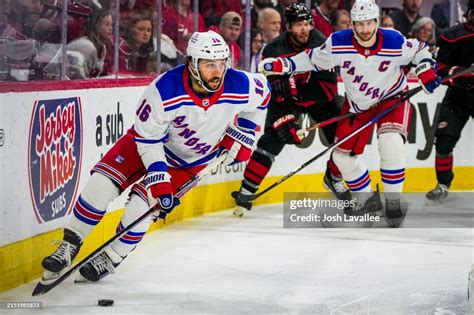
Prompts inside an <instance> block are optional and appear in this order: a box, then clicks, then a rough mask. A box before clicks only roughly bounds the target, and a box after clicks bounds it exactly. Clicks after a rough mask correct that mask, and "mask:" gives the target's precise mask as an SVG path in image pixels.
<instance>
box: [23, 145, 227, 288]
mask: <svg viewBox="0 0 474 315" xmlns="http://www.w3.org/2000/svg"><path fill="white" fill-rule="evenodd" d="M226 157H227V153H224V154H222V155H220V156H218V157H217V158H215V159H214V161H213V162H211V163H210V164H209V165H208V166H207V167H205V168H204V169H203V170H201V171H200V172H199V173H197V174H196V175H194V176H192V177H191V178H190V179H189V180H188V181H187V182H186V183H184V184H183V185H181V186H180V187H179V188H178V189H177V191H176V194H175V195H176V197H178V198H180V197H182V196H183V195H184V194H185V193H186V192H188V191H189V190H190V189H191V188H193V187H194V186H195V185H196V184H197V183H198V182H199V181H200V180H201V179H202V178H203V177H204V176H205V175H207V174H208V173H209V172H210V171H211V170H212V169H213V168H214V167H216V166H217V165H219V164H220V163H222V162H223V161H224V160H225V159H226ZM158 210H159V209H157V208H156V207H151V208H150V209H148V211H146V212H145V213H144V214H142V215H141V216H140V217H138V218H137V219H136V220H135V221H133V222H132V223H130V224H129V225H127V226H126V227H125V228H124V229H123V230H121V231H120V232H118V233H116V234H115V235H114V236H113V237H112V238H110V239H109V240H108V241H106V242H105V243H104V244H102V245H101V246H99V247H98V248H97V249H96V250H94V251H93V252H92V253H90V254H89V255H87V256H86V257H85V258H84V259H82V260H81V261H80V262H78V263H77V264H76V265H74V266H73V267H72V268H71V269H69V270H68V271H67V272H66V273H64V274H63V275H61V276H60V277H59V278H57V279H56V280H55V281H53V282H51V283H49V284H42V283H41V281H40V282H38V284H37V285H36V287H35V289H34V290H33V294H32V295H33V296H36V295H43V294H45V293H47V292H49V291H50V290H51V289H53V288H54V287H56V286H57V285H58V284H60V283H61V282H63V281H64V280H65V279H66V278H68V277H69V276H70V275H71V274H73V273H74V272H75V271H76V270H78V269H79V268H81V267H82V266H83V265H85V264H86V263H87V262H88V261H89V260H90V259H91V258H93V257H94V256H96V255H97V254H98V253H100V252H101V251H102V250H103V249H104V248H105V247H107V246H108V245H109V244H110V243H112V242H113V241H115V240H116V239H118V238H119V237H121V236H122V235H123V234H125V233H126V232H128V231H130V230H131V229H133V228H134V227H135V226H136V225H137V224H139V223H140V222H142V221H143V220H145V219H146V218H147V217H148V216H150V215H151V214H152V213H153V212H155V211H158Z"/></svg>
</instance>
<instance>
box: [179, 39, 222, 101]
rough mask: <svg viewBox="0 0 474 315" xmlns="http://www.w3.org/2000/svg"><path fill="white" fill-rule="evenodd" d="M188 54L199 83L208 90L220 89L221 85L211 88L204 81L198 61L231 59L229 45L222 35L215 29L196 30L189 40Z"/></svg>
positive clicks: (193, 72) (192, 72) (194, 75)
mask: <svg viewBox="0 0 474 315" xmlns="http://www.w3.org/2000/svg"><path fill="white" fill-rule="evenodd" d="M186 54H187V56H188V57H190V58H191V66H192V68H194V69H193V70H194V71H192V70H191V71H190V72H191V74H192V75H193V77H194V78H195V79H196V80H197V81H198V83H199V85H201V86H202V87H203V88H204V89H206V90H207V91H208V92H215V91H216V90H218V89H219V88H220V85H219V87H218V88H217V89H216V90H211V89H209V88H208V87H207V86H206V85H205V84H204V83H203V82H202V80H201V75H200V74H199V71H198V62H199V59H210V60H217V59H225V60H226V62H228V61H229V46H227V44H226V42H225V40H224V39H223V38H222V36H221V35H219V34H217V33H216V32H214V31H207V32H194V33H193V35H192V36H191V38H190V39H189V41H188V48H187V50H186ZM224 75H225V72H224ZM222 81H223V80H222ZM221 85H222V82H221Z"/></svg>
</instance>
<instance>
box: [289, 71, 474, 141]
mask: <svg viewBox="0 0 474 315" xmlns="http://www.w3.org/2000/svg"><path fill="white" fill-rule="evenodd" d="M473 71H474V66H471V67H469V68H466V69H464V70H463V71H460V72H459V73H456V74H455V75H452V76H450V77H447V78H445V79H444V80H443V81H441V83H442V84H444V83H447V82H448V81H449V80H453V79H456V78H457V77H460V76H463V75H465V74H468V73H471V72H473ZM418 88H420V87H419V86H418V87H416V88H413V89H411V90H408V91H403V92H402V93H400V94H397V95H394V96H392V97H389V98H387V99H384V100H381V101H379V102H377V103H375V104H374V105H372V106H370V107H369V109H368V110H370V109H372V108H375V107H378V106H380V105H381V104H383V103H385V102H388V101H391V100H395V99H397V98H403V97H411V96H413V95H414V94H412V93H413V91H414V90H415V89H418ZM416 93H418V91H417V92H415V94H416ZM354 115H356V114H355V113H350V112H349V113H345V114H344V115H339V116H336V117H332V118H330V119H327V120H325V121H322V122H320V123H316V124H314V125H312V126H310V127H308V128H303V129H300V130H298V135H300V134H301V135H303V134H304V133H306V132H308V131H311V130H315V129H318V128H322V127H326V126H327V125H330V124H333V123H335V122H338V121H340V120H343V119H346V118H349V117H352V116H354ZM303 138H304V137H303Z"/></svg>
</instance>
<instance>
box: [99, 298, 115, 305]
mask: <svg viewBox="0 0 474 315" xmlns="http://www.w3.org/2000/svg"><path fill="white" fill-rule="evenodd" d="M97 304H98V305H99V306H113V305H114V300H106V299H104V300H99V302H98V303H97Z"/></svg>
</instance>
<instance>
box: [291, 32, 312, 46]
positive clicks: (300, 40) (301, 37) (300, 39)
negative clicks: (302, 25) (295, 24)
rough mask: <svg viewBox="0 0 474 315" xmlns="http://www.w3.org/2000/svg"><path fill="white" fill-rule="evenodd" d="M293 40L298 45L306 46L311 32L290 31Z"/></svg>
mask: <svg viewBox="0 0 474 315" xmlns="http://www.w3.org/2000/svg"><path fill="white" fill-rule="evenodd" d="M290 37H291V40H292V41H293V42H294V43H295V44H296V45H298V46H306V44H308V40H309V32H308V33H301V34H297V33H290Z"/></svg>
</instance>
